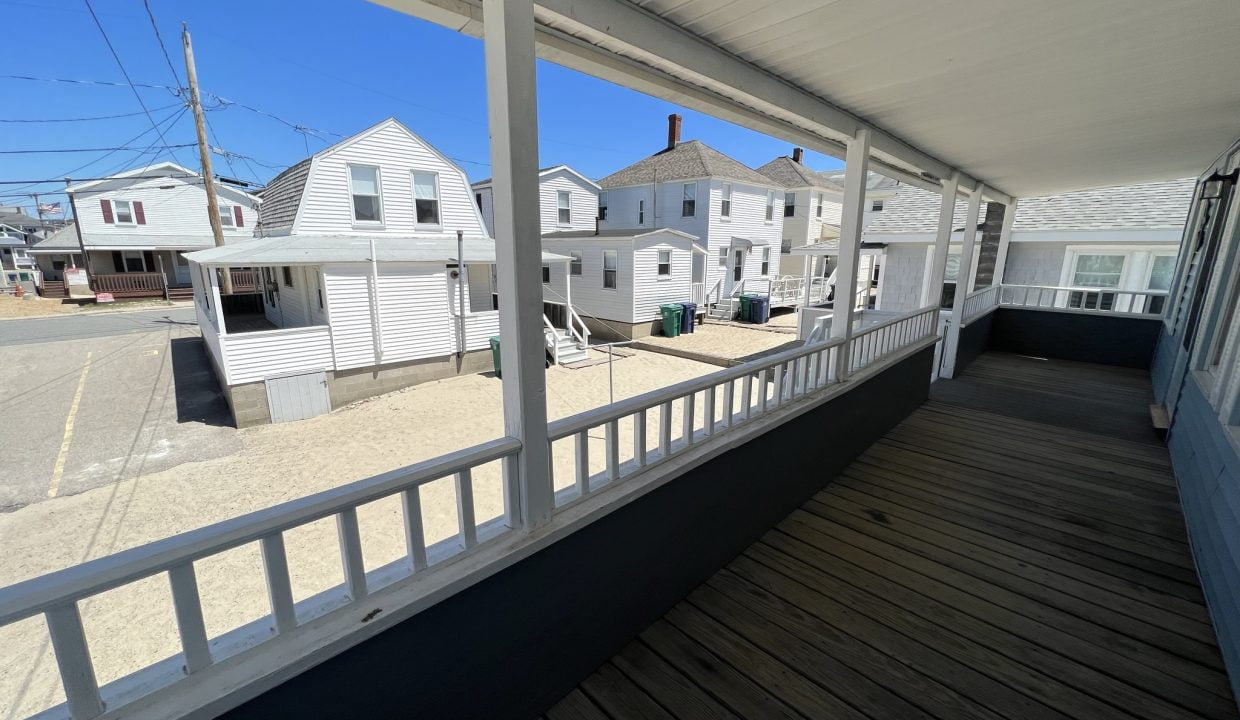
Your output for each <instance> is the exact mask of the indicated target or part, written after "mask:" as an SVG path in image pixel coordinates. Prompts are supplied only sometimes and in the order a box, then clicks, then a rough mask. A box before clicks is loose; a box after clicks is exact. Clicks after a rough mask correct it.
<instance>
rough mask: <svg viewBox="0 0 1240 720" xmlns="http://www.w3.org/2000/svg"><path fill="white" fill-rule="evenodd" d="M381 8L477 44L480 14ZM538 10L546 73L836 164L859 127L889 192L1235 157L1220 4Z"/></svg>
mask: <svg viewBox="0 0 1240 720" xmlns="http://www.w3.org/2000/svg"><path fill="white" fill-rule="evenodd" d="M378 1H379V2H380V3H381V4H384V5H387V6H390V7H392V8H395V9H397V10H400V11H402V12H407V13H410V14H413V15H418V16H420V17H424V18H427V19H429V20H432V21H435V22H439V23H441V24H444V25H447V26H449V27H453V28H455V29H459V30H461V31H463V32H467V33H470V34H474V35H480V34H481V23H480V22H479V20H480V18H481V10H480V2H479V0H378ZM535 2H536V15H537V18H538V27H539V35H538V40H539V54H540V56H542V57H545V58H547V59H549V60H551V61H553V62H557V63H560V64H563V65H567V66H569V67H573V68H576V69H578V70H582V71H584V72H588V73H591V74H594V75H597V76H600V77H603V78H605V79H607V80H610V81H613V82H617V83H619V84H622V85H626V86H629V87H632V88H634V89H637V90H640V91H643V92H647V93H650V94H653V95H656V96H658V97H662V98H665V99H668V100H671V101H673V102H677V103H679V104H682V105H685V106H687V107H692V108H694V109H698V110H702V111H704V112H708V113H710V114H713V115H716V116H719V117H722V118H724V119H727V120H731V121H734V122H737V123H739V124H742V125H746V126H748V127H752V128H753V129H755V130H759V131H761V132H766V133H769V134H772V135H775V136H777V137H783V138H785V139H787V140H789V141H790V142H797V143H800V144H803V145H806V146H809V147H812V148H814V149H817V150H820V151H826V152H830V153H832V154H839V152H840V150H839V146H838V142H839V141H840V140H841V139H842V138H843V137H845V136H847V135H849V134H851V133H852V132H854V131H855V130H856V128H857V127H862V126H868V127H871V128H873V129H874V131H875V132H874V140H873V146H874V151H875V156H876V158H877V159H878V160H879V161H880V163H883V164H885V165H886V168H883V167H879V168H878V169H879V170H880V171H883V172H888V171H890V172H891V173H892V174H897V175H898V174H899V171H901V170H903V171H908V172H911V173H922V172H926V173H929V174H930V175H932V176H936V177H942V176H943V175H944V174H945V173H946V172H947V171H948V170H949V169H951V168H955V169H958V170H960V171H962V172H963V173H965V174H966V176H967V177H966V178H965V182H964V186H965V187H969V186H971V185H972V178H978V179H980V180H981V181H983V182H985V183H986V184H987V185H988V186H989V187H993V188H998V189H999V190H1001V191H1003V192H1007V193H1010V194H1013V195H1018V196H1028V195H1036V194H1049V193H1056V192H1063V191H1068V190H1075V189H1081V188H1089V187H1099V186H1105V185H1118V184H1126V183H1134V182H1142V181H1150V180H1160V179H1170V178H1178V177H1184V176H1186V175H1196V174H1198V173H1200V172H1201V171H1202V170H1203V169H1204V168H1205V167H1206V166H1207V165H1208V164H1209V163H1210V162H1211V161H1212V160H1213V159H1214V158H1215V157H1216V156H1217V155H1218V154H1219V153H1220V152H1222V151H1223V150H1225V149H1226V147H1227V146H1228V145H1229V144H1230V143H1231V142H1233V141H1234V140H1236V138H1237V137H1240V81H1238V80H1237V76H1236V68H1240V3H1237V2H1234V1H1233V0H1178V1H1175V0H1000V1H996V0H951V1H950V2H933V3H931V2H924V0H834V1H825V2H824V1H821V0H820V1H816V2H814V1H809V0H774V1H770V2H755V1H752V0H636V1H635V2H629V1H628V0H535ZM725 150H726V149H725ZM904 179H913V178H907V177H906V178H904Z"/></svg>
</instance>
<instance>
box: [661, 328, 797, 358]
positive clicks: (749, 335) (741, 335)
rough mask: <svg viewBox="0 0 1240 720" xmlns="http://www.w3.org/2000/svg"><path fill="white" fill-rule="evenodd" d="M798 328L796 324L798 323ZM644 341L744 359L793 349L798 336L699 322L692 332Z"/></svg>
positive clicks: (706, 353)
mask: <svg viewBox="0 0 1240 720" xmlns="http://www.w3.org/2000/svg"><path fill="white" fill-rule="evenodd" d="M794 327H795V326H794ZM641 341H642V342H643V343H648V344H650V345H659V346H661V347H666V348H670V349H678V350H684V351H687V352H693V353H700V354H702V355H711V356H714V357H719V358H725V359H728V360H743V359H745V358H752V357H754V356H757V355H762V354H765V353H768V352H771V351H773V350H775V349H777V348H778V349H781V350H783V349H789V348H792V347H793V346H794V345H797V344H798V343H797V338H796V335H793V334H788V333H781V332H771V331H769V330H761V329H757V328H756V327H752V326H750V327H746V326H744V325H721V324H715V323H707V324H705V325H698V326H697V328H696V330H695V331H694V332H693V333H690V334H683V335H680V336H678V337H674V338H669V337H663V336H662V335H651V336H650V337H644V338H642V339H641Z"/></svg>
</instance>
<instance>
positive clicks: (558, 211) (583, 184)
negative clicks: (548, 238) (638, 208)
mask: <svg viewBox="0 0 1240 720" xmlns="http://www.w3.org/2000/svg"><path fill="white" fill-rule="evenodd" d="M470 187H472V188H473V191H474V203H475V204H476V205H477V206H478V210H479V211H480V212H481V213H482V223H483V225H484V226H485V227H486V230H487V234H488V235H492V236H494V231H493V230H492V228H493V227H494V225H495V207H494V205H493V204H492V190H491V178H487V179H485V180H479V181H478V182H476V183H474V184H473V185H471V186H470ZM598 194H599V187H598V184H597V183H595V182H594V181H593V180H591V179H590V178H588V177H586V176H585V175H582V174H581V173H579V172H577V171H576V170H574V169H572V168H571V167H569V166H567V165H553V166H551V167H547V168H542V169H541V170H539V171H538V198H539V209H540V211H541V217H542V232H543V234H544V235H545V234H547V233H553V232H574V231H584V230H594V228H595V221H596V219H597V218H598Z"/></svg>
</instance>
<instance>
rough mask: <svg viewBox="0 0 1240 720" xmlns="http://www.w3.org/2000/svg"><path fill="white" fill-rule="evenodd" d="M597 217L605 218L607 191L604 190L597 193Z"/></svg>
mask: <svg viewBox="0 0 1240 720" xmlns="http://www.w3.org/2000/svg"><path fill="white" fill-rule="evenodd" d="M598 219H599V220H606V219H607V193H605V192H601V193H599V194H598Z"/></svg>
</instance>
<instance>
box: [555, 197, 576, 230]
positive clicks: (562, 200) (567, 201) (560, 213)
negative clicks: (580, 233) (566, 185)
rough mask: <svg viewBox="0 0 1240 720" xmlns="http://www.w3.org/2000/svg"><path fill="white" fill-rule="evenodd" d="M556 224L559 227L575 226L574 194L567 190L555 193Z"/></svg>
mask: <svg viewBox="0 0 1240 720" xmlns="http://www.w3.org/2000/svg"><path fill="white" fill-rule="evenodd" d="M555 212H556V215H555V224H556V226H557V227H572V226H573V194H572V193H570V192H569V191H567V190H557V191H556V193H555Z"/></svg>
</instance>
